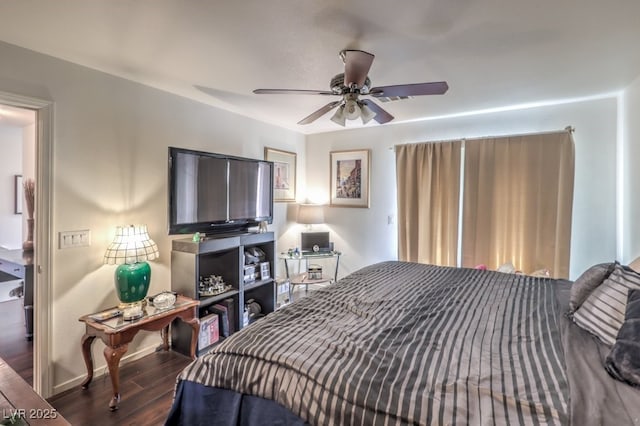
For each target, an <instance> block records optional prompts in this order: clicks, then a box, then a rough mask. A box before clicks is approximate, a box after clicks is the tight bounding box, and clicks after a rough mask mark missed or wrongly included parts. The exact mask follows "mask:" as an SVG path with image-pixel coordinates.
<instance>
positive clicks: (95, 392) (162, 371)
mask: <svg viewBox="0 0 640 426" xmlns="http://www.w3.org/2000/svg"><path fill="white" fill-rule="evenodd" d="M78 348H79V347H78ZM190 362H191V359H190V358H189V357H186V356H184V355H182V354H179V353H177V352H173V351H168V352H164V351H161V352H155V353H153V354H151V355H147V356H146V357H144V358H141V359H139V360H136V361H133V362H131V363H129V364H126V365H123V366H121V367H120V395H121V400H120V404H119V408H118V410H116V411H109V400H110V399H111V395H112V388H111V380H110V379H109V375H108V374H105V375H104V376H101V377H97V378H96V377H94V379H93V382H91V385H89V389H86V390H83V389H81V388H80V386H77V387H76V388H73V389H69V390H67V391H65V392H62V393H60V394H58V395H54V396H53V397H51V398H49V399H48V402H49V403H50V404H51V405H52V406H53V407H54V408H55V409H57V410H58V411H59V412H60V414H62V416H64V418H66V419H67V420H68V421H69V422H70V423H71V424H72V425H97V424H99V425H105V426H107V425H161V424H163V423H164V421H165V419H166V417H167V414H168V413H169V408H170V407H171V402H172V400H173V389H174V385H175V381H176V376H177V375H178V374H179V373H180V371H181V370H182V369H183V368H184V367H186V366H187V364H189V363H190Z"/></svg>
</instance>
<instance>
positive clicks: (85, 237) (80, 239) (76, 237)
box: [58, 229, 91, 249]
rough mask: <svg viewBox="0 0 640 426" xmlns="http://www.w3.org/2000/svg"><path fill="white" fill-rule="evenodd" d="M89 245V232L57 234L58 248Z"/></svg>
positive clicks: (84, 230)
mask: <svg viewBox="0 0 640 426" xmlns="http://www.w3.org/2000/svg"><path fill="white" fill-rule="evenodd" d="M90 245H91V231H90V230H88V229H83V230H81V231H63V232H60V233H58V248H61V249H66V248H72V247H88V246H90Z"/></svg>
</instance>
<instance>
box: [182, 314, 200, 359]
mask: <svg viewBox="0 0 640 426" xmlns="http://www.w3.org/2000/svg"><path fill="white" fill-rule="evenodd" d="M185 322H186V323H187V324H189V325H190V326H191V328H192V329H193V331H192V332H191V348H190V352H189V353H190V354H191V359H196V344H197V343H198V333H199V332H200V321H199V320H198V318H192V319H190V320H188V321H185Z"/></svg>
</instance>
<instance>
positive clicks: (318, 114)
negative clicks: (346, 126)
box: [298, 101, 342, 124]
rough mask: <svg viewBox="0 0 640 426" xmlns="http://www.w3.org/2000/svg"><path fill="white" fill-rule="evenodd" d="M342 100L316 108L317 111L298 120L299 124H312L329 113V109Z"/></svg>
mask: <svg viewBox="0 0 640 426" xmlns="http://www.w3.org/2000/svg"><path fill="white" fill-rule="evenodd" d="M341 102H342V101H334V102H329V103H328V104H326V105H325V106H323V107H322V108H320V109H319V110H316V111H314V112H312V113H311V114H309V115H308V116H306V117H305V118H303V119H302V120H300V121H298V124H310V123H313V122H314V121H316V120H317V119H318V118H320V117H322V116H323V115H325V114H326V113H328V112H329V111H331V110H332V109H334V108H335V107H337V106H338V105H340V103H341Z"/></svg>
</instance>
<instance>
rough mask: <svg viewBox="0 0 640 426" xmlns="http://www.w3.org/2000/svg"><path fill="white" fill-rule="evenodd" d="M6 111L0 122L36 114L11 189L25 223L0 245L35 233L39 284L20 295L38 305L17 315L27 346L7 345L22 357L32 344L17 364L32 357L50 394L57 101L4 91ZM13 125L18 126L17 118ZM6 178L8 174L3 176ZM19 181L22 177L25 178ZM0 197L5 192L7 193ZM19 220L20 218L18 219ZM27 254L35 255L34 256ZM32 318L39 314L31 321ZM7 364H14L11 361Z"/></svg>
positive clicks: (42, 390) (40, 389)
mask: <svg viewBox="0 0 640 426" xmlns="http://www.w3.org/2000/svg"><path fill="white" fill-rule="evenodd" d="M0 111H2V114H1V115H0V122H4V124H5V125H6V124H7V123H8V122H10V120H9V118H7V117H8V116H13V117H14V119H15V117H16V116H19V115H27V116H28V115H29V114H30V115H31V117H32V123H29V124H27V125H26V129H27V130H26V131H24V132H23V133H25V134H26V135H23V136H24V140H23V147H22V148H23V152H22V156H23V157H24V158H25V162H24V165H21V173H14V176H13V177H14V179H15V181H16V182H15V183H14V184H13V185H14V186H13V191H11V190H9V192H10V198H9V200H10V201H11V200H13V201H12V202H10V204H15V206H14V211H13V214H14V215H16V216H19V219H18V220H19V221H20V223H21V225H22V226H19V227H18V228H21V229H20V232H19V238H18V240H16V237H15V235H13V236H10V238H7V239H6V240H4V239H3V240H2V241H7V242H5V243H3V242H2V241H0V245H8V248H7V250H12V249H13V250H16V247H15V246H16V245H19V246H20V247H19V248H18V249H17V250H18V251H19V252H20V251H21V249H22V247H23V245H24V243H25V241H24V240H25V239H28V236H29V234H31V236H32V238H31V240H32V241H33V250H32V251H30V252H29V251H27V252H23V253H25V254H27V256H25V257H24V258H23V259H25V262H24V265H25V266H26V265H29V266H30V271H31V274H32V277H30V279H31V282H32V283H33V285H32V289H33V291H32V294H31V296H29V295H28V294H25V293H24V290H27V288H28V287H27V286H25V285H24V284H23V287H22V288H23V294H22V295H18V297H19V298H20V297H22V300H24V299H25V298H27V300H31V299H29V297H31V298H32V308H31V313H29V312H27V310H25V309H24V307H23V306H19V308H23V309H22V312H20V310H19V311H18V315H16V312H15V309H14V313H13V317H12V320H13V321H15V320H16V319H17V318H16V317H19V318H20V319H21V321H20V322H21V323H22V324H21V327H20V328H18V329H17V330H19V331H17V336H18V337H19V338H20V339H22V340H20V341H17V340H16V341H15V343H21V344H22V345H23V347H22V348H21V347H19V345H18V346H16V347H10V348H7V350H9V349H12V350H13V352H14V356H16V353H19V352H20V351H21V350H28V348H29V346H30V347H31V356H29V354H27V355H25V356H18V359H19V360H20V361H19V363H20V364H19V365H18V368H14V369H15V370H17V371H20V369H27V368H28V367H25V363H28V361H31V362H30V364H31V365H30V367H31V372H32V373H31V374H32V386H33V388H34V390H35V391H36V392H37V393H39V394H40V395H41V396H42V397H45V398H46V397H48V396H50V394H51V392H52V387H51V377H50V369H49V368H48V365H49V363H50V360H49V353H50V352H51V351H50V335H51V326H50V313H51V307H50V296H49V295H50V286H51V284H50V283H51V280H50V264H51V261H50V259H51V249H50V246H51V243H50V242H51V236H50V234H51V231H50V230H51V186H52V178H51V170H52V167H51V162H52V155H51V153H52V148H53V146H52V145H53V139H52V135H53V133H52V117H53V104H52V102H50V101H47V100H42V99H37V98H31V97H25V96H21V95H16V94H12V93H6V92H0ZM13 124H14V127H15V123H13ZM5 127H9V126H5ZM18 127H19V126H18ZM24 129H25V127H23V130H24ZM29 139H30V144H31V145H29V146H26V147H25V145H24V144H25V142H24V141H27V140H29ZM26 144H27V145H28V142H26ZM18 177H19V178H18ZM0 179H2V178H1V177H0ZM27 179H32V181H33V182H34V186H33V187H30V188H27V187H25V186H24V185H23V184H24V182H26V181H27ZM18 180H20V182H19V181H18ZM0 182H1V181H0ZM24 190H26V191H27V192H33V198H32V200H33V201H32V205H33V206H34V207H35V208H33V209H29V208H28V205H27V204H28V201H26V198H25V202H26V204H25V202H21V201H22V198H24ZM0 196H2V194H1V193H0ZM5 198H6V194H5ZM19 201H20V202H19ZM3 204H4V203H3ZM29 211H33V221H32V223H35V226H32V227H31V229H33V231H30V230H29V226H28V225H26V224H23V222H24V223H27V221H26V219H25V220H23V219H22V216H25V213H28V212H29ZM15 220H16V219H15V218H14V221H15ZM0 232H2V228H0ZM7 232H8V231H7ZM21 240H22V242H21ZM27 247H28V245H27ZM26 258H29V259H28V261H27V260H26ZM12 260H13V261H14V262H15V263H20V259H17V258H13V259H12ZM13 271H14V270H11V271H9V272H13ZM22 279H23V281H26V277H22ZM16 288H17V287H16ZM17 293H19V290H16V292H14V296H15V295H16V294H17ZM25 296H26V297H25ZM0 303H4V302H0ZM14 303H15V302H14ZM22 304H23V305H24V302H22ZM20 314H22V315H20ZM30 314H31V316H30ZM30 318H33V319H32V320H31V319H30ZM29 321H31V324H29ZM3 324H4V321H3ZM1 331H2V330H0V332H1ZM29 331H31V332H32V333H33V334H32V340H31V341H30V340H29V339H28V338H27V337H28V334H29ZM25 342H26V343H25ZM7 363H8V364H9V362H7ZM9 365H11V364H9Z"/></svg>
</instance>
